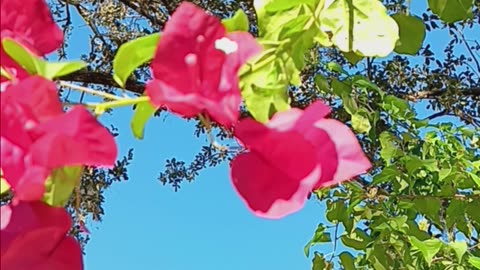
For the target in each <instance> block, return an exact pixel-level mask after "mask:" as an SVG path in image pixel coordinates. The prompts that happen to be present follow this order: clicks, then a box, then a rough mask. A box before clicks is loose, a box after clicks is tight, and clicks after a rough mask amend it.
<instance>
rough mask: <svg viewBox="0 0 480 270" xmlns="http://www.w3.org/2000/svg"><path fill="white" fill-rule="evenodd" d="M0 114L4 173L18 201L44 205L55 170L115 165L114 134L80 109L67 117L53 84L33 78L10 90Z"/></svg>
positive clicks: (4, 96) (79, 107) (0, 142)
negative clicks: (41, 201)
mask: <svg viewBox="0 0 480 270" xmlns="http://www.w3.org/2000/svg"><path fill="white" fill-rule="evenodd" d="M0 112H1V115H0V117H1V118H0V121H1V123H2V125H1V136H0V144H1V149H0V153H1V165H0V167H1V168H2V169H3V175H4V177H5V179H6V180H7V182H8V183H9V184H10V186H11V187H12V189H13V190H14V192H15V196H16V198H18V199H19V200H29V201H30V200H37V199H40V198H41V197H42V196H43V193H44V190H45V188H44V185H45V181H46V178H47V177H48V176H49V175H50V173H51V172H52V170H53V169H55V168H59V167H63V166H69V165H92V166H112V165H113V164H114V162H115V159H116V156H117V148H116V145H115V140H114V138H113V136H112V135H111V134H110V132H109V131H108V130H107V129H106V128H105V127H103V126H102V125H100V124H99V123H98V122H97V120H96V119H95V118H94V117H93V116H92V115H91V114H90V113H89V112H88V111H87V110H86V109H85V108H84V107H82V106H76V107H74V108H73V109H71V110H70V111H69V112H67V113H64V112H63V109H62V105H61V103H60V101H59V99H58V96H57V90H56V86H55V84H54V83H53V82H51V81H48V80H46V79H43V78H41V77H38V76H35V77H30V78H28V79H25V80H22V81H20V82H19V83H18V84H14V85H11V86H10V87H8V88H7V89H6V90H5V91H4V92H2V93H1V109H0Z"/></svg>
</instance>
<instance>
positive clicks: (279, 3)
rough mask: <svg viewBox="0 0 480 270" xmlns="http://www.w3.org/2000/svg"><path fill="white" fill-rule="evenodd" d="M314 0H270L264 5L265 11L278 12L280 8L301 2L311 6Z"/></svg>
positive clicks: (290, 6)
mask: <svg viewBox="0 0 480 270" xmlns="http://www.w3.org/2000/svg"><path fill="white" fill-rule="evenodd" d="M315 2H316V1H315V0H272V1H269V2H268V3H267V4H266V5H265V9H266V10H267V12H272V13H273V12H278V11H282V10H287V9H291V8H293V7H297V6H299V5H301V4H307V5H310V6H313V5H314V3H315Z"/></svg>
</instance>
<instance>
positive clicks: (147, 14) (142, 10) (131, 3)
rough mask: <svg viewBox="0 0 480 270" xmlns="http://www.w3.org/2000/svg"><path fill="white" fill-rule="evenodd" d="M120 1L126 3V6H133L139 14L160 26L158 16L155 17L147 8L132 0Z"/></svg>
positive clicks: (154, 24) (155, 25)
mask: <svg viewBox="0 0 480 270" xmlns="http://www.w3.org/2000/svg"><path fill="white" fill-rule="evenodd" d="M119 2H120V3H122V4H124V5H125V6H127V7H129V8H131V9H132V10H134V11H135V12H137V13H138V14H139V15H141V16H143V17H145V18H146V19H147V20H148V21H149V22H150V23H151V24H152V25H153V26H154V27H160V26H161V25H160V22H159V21H158V20H157V18H155V17H153V16H152V15H150V14H149V13H148V12H146V10H144V9H143V8H141V7H140V6H137V4H136V3H134V2H133V1H130V0H119Z"/></svg>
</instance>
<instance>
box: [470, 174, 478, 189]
mask: <svg viewBox="0 0 480 270" xmlns="http://www.w3.org/2000/svg"><path fill="white" fill-rule="evenodd" d="M468 175H470V178H472V180H473V182H475V184H477V187H480V177H479V176H477V175H476V174H474V173H473V172H468Z"/></svg>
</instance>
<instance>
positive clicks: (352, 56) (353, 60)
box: [342, 52, 363, 65]
mask: <svg viewBox="0 0 480 270" xmlns="http://www.w3.org/2000/svg"><path fill="white" fill-rule="evenodd" d="M342 54H343V56H345V58H346V59H347V60H348V62H350V64H352V65H356V64H357V63H358V62H360V60H362V59H363V56H361V55H358V54H356V53H354V52H342Z"/></svg>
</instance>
